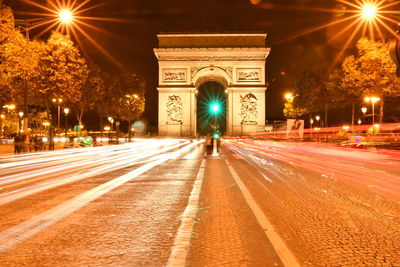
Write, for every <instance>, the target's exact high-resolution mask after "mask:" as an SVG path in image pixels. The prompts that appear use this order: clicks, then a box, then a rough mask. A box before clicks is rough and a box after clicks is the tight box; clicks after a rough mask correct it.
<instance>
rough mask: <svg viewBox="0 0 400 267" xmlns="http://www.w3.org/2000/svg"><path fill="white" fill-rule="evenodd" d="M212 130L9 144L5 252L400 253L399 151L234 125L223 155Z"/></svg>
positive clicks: (317, 260) (96, 255) (148, 260)
mask: <svg viewBox="0 0 400 267" xmlns="http://www.w3.org/2000/svg"><path fill="white" fill-rule="evenodd" d="M203 143H204V142H203V141H202V140H183V139H182V140H179V139H153V140H146V139H143V140H140V139H138V140H136V141H135V142H134V143H129V144H123V145H115V146H102V147H94V148H81V149H70V150H60V151H54V152H43V153H37V154H31V155H21V156H15V157H14V156H4V157H2V158H1V159H0V170H1V171H0V183H1V187H0V214H1V215H2V216H1V217H0V255H1V257H0V265H2V266H16V265H27V264H29V265H33V266H55V265H63V266H64V265H65V266H67V265H68V266H71V265H73V266H82V265H85V266H105V265H114V266H167V265H169V266H185V265H186V266H243V265H245V266H295V265H301V266H344V265H345V266H363V265H364V266H399V265H400V260H399V259H400V253H399V251H400V235H399V233H400V224H399V218H400V217H399V214H400V203H399V200H400V193H399V192H400V179H399V178H400V171H399V170H400V168H399V167H400V155H399V153H398V152H396V151H390V150H365V149H349V148H343V147H340V146H336V145H332V144H323V143H303V142H287V141H281V142H277V141H254V140H250V139H247V140H246V139H226V140H223V141H222V142H221V150H220V152H221V155H220V156H218V157H212V156H205V154H204V152H205V149H204V147H203ZM199 182H200V183H199ZM198 183H199V185H200V189H201V190H199V192H197V194H198V195H197V198H198V202H192V199H196V193H195V191H196V190H194V189H193V188H195V187H196V186H197V184H198ZM189 198H190V199H191V200H189ZM190 203H192V204H193V203H195V204H193V205H194V206H195V207H194V208H195V212H193V215H190V216H193V217H190V216H189V217H188V218H189V224H190V223H192V224H193V225H192V226H190V227H189V230H187V231H186V230H185V229H184V230H183V231H182V228H185V224H187V222H185V220H184V219H185V218H186V216H187V215H184V216H183V214H184V213H185V214H186V210H187V207H189V206H190ZM185 233H186V236H185ZM182 234H183V235H182ZM182 236H183V238H182ZM182 240H183V241H182ZM177 247H178V248H183V249H177ZM182 251H183V252H184V253H183V254H182ZM175 252H177V253H175ZM171 255H178V256H179V255H180V257H181V258H182V257H183V260H182V261H180V262H179V264H177V263H176V261H174V258H173V257H174V256H171ZM182 255H183V256H182Z"/></svg>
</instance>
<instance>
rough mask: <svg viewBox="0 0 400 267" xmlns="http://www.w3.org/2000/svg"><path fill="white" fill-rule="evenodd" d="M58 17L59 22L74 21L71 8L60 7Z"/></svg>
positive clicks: (67, 22) (69, 22)
mask: <svg viewBox="0 0 400 267" xmlns="http://www.w3.org/2000/svg"><path fill="white" fill-rule="evenodd" d="M59 19H60V22H61V23H64V24H71V23H72V22H73V21H74V14H73V13H72V11H71V10H68V9H62V10H60V13H59Z"/></svg>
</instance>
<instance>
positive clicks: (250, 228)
mask: <svg viewBox="0 0 400 267" xmlns="http://www.w3.org/2000/svg"><path fill="white" fill-rule="evenodd" d="M187 266H282V264H281V262H280V260H279V258H278V256H277V255H276V253H275V251H274V249H273V248H272V246H271V244H270V242H269V241H268V239H267V237H266V236H265V234H264V231H263V229H262V228H261V227H260V225H259V224H258V222H257V220H256V218H255V217H254V215H253V213H252V211H251V210H250V208H249V207H248V205H247V204H246V201H245V200H244V198H243V196H242V194H241V192H240V190H239V189H238V187H237V185H236V183H235V181H234V179H233V178H232V175H231V174H230V172H229V169H228V167H227V165H226V163H225V160H224V159H223V158H221V159H208V160H207V164H206V173H205V178H204V182H203V190H202V194H201V198H200V204H199V213H198V217H197V221H196V225H195V228H194V235H193V237H192V247H191V250H190V253H189V256H188V260H187Z"/></svg>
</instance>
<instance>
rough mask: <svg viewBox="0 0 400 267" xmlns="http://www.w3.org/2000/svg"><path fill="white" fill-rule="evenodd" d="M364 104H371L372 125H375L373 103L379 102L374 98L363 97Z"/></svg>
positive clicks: (377, 98)
mask: <svg viewBox="0 0 400 267" xmlns="http://www.w3.org/2000/svg"><path fill="white" fill-rule="evenodd" d="M364 100H365V102H367V103H369V102H371V103H372V125H375V102H378V101H379V100H381V99H380V98H379V97H376V96H372V97H369V96H367V97H365V99H364Z"/></svg>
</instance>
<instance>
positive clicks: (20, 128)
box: [18, 111, 24, 133]
mask: <svg viewBox="0 0 400 267" xmlns="http://www.w3.org/2000/svg"><path fill="white" fill-rule="evenodd" d="M18 116H19V120H18V122H19V132H20V133H22V132H23V131H24V130H23V129H22V117H24V112H23V111H20V112H18Z"/></svg>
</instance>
